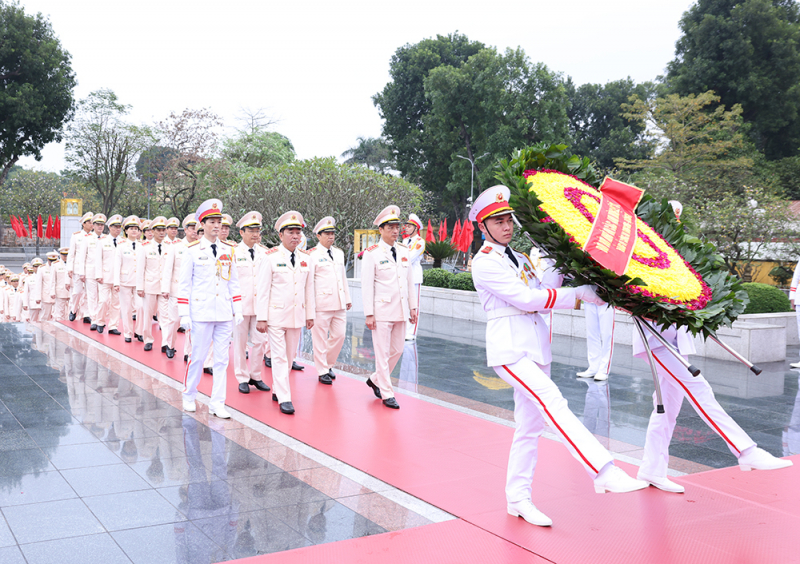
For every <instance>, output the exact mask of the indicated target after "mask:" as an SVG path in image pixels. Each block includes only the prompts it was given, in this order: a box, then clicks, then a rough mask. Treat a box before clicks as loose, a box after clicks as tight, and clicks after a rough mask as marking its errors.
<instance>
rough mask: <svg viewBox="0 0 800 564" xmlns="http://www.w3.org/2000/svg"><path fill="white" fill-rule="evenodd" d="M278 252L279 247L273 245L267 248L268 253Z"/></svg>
mask: <svg viewBox="0 0 800 564" xmlns="http://www.w3.org/2000/svg"><path fill="white" fill-rule="evenodd" d="M277 252H278V247H272V248H271V249H268V250H267V254H268V255H271V254H272V253H277Z"/></svg>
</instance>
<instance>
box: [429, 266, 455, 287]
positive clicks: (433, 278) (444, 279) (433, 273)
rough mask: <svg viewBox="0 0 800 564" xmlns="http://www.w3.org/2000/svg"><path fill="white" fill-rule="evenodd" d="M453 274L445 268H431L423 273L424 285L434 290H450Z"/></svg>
mask: <svg viewBox="0 0 800 564" xmlns="http://www.w3.org/2000/svg"><path fill="white" fill-rule="evenodd" d="M452 278H453V274H452V273H451V272H448V271H447V270H445V269H443V268H429V269H427V270H423V271H422V285H423V286H431V287H433V288H449V287H450V280H451V279H452Z"/></svg>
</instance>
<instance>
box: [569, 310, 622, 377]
mask: <svg viewBox="0 0 800 564" xmlns="http://www.w3.org/2000/svg"><path fill="white" fill-rule="evenodd" d="M583 311H584V313H585V315H586V350H587V356H588V358H589V368H587V369H586V370H584V371H583V372H578V374H577V376H578V377H579V378H594V379H595V380H596V381H597V382H602V381H603V380H608V373H609V372H610V371H611V357H612V355H613V354H614V314H615V311H614V308H613V307H611V306H609V305H608V304H602V305H595V304H593V303H590V302H584V304H583Z"/></svg>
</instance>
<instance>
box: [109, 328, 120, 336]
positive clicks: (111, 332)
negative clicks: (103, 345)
mask: <svg viewBox="0 0 800 564" xmlns="http://www.w3.org/2000/svg"><path fill="white" fill-rule="evenodd" d="M108 334H109V335H117V336H119V335H122V333H120V332H119V329H112V330H111V331H109V332H108Z"/></svg>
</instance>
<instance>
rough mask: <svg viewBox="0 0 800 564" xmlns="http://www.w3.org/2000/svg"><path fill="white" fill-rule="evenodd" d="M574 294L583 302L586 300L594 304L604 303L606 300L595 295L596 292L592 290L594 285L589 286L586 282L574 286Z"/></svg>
mask: <svg viewBox="0 0 800 564" xmlns="http://www.w3.org/2000/svg"><path fill="white" fill-rule="evenodd" d="M575 295H576V297H577V298H578V299H580V300H583V301H584V302H588V303H590V304H594V305H598V306H599V305H605V303H606V302H604V301H603V300H601V299H600V297H599V296H598V295H597V292H595V290H594V286H590V285H588V284H586V285H584V286H578V287H577V288H575Z"/></svg>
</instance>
